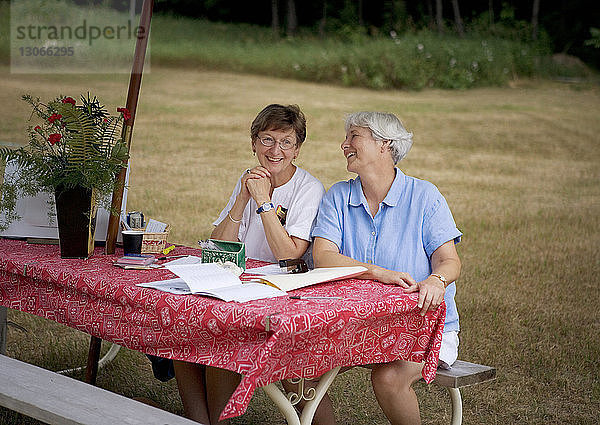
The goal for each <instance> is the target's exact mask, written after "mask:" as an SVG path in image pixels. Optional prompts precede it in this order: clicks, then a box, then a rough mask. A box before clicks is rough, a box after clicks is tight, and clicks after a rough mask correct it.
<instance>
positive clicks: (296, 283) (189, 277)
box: [137, 259, 367, 302]
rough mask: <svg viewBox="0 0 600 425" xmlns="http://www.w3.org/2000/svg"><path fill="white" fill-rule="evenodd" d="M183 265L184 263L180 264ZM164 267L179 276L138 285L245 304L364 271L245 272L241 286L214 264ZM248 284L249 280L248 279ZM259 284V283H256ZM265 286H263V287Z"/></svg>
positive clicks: (176, 264)
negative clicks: (267, 273) (261, 273)
mask: <svg viewBox="0 0 600 425" xmlns="http://www.w3.org/2000/svg"><path fill="white" fill-rule="evenodd" d="M182 263H183V264H182ZM165 268H167V269H169V270H170V271H171V272H173V273H174V274H175V275H177V276H178V277H177V278H175V279H168V280H163V281H155V282H148V283H139V284H137V286H142V287H145V288H154V289H158V290H161V291H166V292H171V293H173V294H182V295H183V294H196V295H204V296H209V297H214V298H218V299H221V300H223V301H237V302H245V301H251V300H258V299H262V298H274V297H280V296H283V295H287V291H291V290H294V289H298V288H303V287H305V286H309V285H315V284H317V283H322V282H329V281H332V280H338V279H345V278H349V277H352V276H356V275H359V274H361V273H363V272H364V271H366V270H367V269H366V268H365V267H362V266H353V267H330V268H319V269H314V270H311V271H309V272H306V273H292V274H269V275H259V274H258V273H259V270H256V272H255V273H253V272H252V269H248V271H247V273H246V274H247V275H248V276H246V277H245V278H244V280H245V283H242V281H241V280H240V278H239V277H238V276H236V275H235V274H233V273H231V272H230V271H228V270H225V269H224V268H222V267H221V266H219V265H217V264H215V263H196V264H190V263H189V262H188V259H185V261H183V262H177V260H175V261H172V262H171V263H169V264H168V265H166V266H165ZM250 279H251V281H248V280H250ZM257 281H258V282H261V283H257ZM265 283H266V285H265Z"/></svg>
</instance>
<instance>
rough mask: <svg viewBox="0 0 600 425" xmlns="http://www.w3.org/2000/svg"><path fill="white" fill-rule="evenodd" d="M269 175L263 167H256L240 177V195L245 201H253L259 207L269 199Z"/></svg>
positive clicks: (270, 186)
mask: <svg viewBox="0 0 600 425" xmlns="http://www.w3.org/2000/svg"><path fill="white" fill-rule="evenodd" d="M271 188H272V185H271V173H270V172H269V170H267V169H266V168H265V167H263V166H261V165H258V166H256V167H254V168H252V169H248V170H247V171H246V174H244V176H243V177H242V190H241V192H240V194H242V196H244V197H245V198H247V199H250V198H252V199H254V200H255V201H256V202H257V203H258V204H259V205H260V203H262V202H264V201H267V200H269V199H270V198H271V190H272V189H271Z"/></svg>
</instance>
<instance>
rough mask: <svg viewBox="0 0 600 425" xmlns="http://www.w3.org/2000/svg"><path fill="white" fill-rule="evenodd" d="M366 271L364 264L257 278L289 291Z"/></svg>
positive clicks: (250, 270)
mask: <svg viewBox="0 0 600 425" xmlns="http://www.w3.org/2000/svg"><path fill="white" fill-rule="evenodd" d="M365 271H367V268H366V267H363V266H350V267H321V268H316V269H313V270H310V271H308V272H306V273H286V274H273V275H265V276H257V280H260V281H261V282H263V283H266V284H267V285H270V286H273V287H275V288H277V289H280V290H282V291H286V292H287V291H292V290H294V289H299V288H304V287H305V286H310V285H316V284H317V283H323V282H330V281H332V280H340V279H347V278H350V277H354V276H358V275H359V274H361V273H363V272H365ZM246 273H248V274H252V269H248V270H246Z"/></svg>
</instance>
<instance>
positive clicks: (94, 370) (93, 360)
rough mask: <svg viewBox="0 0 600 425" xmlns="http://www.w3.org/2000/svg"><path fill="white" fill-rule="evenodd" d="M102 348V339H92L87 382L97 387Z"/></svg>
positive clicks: (86, 373) (86, 374) (86, 375)
mask: <svg viewBox="0 0 600 425" xmlns="http://www.w3.org/2000/svg"><path fill="white" fill-rule="evenodd" d="M101 346H102V340H101V339H100V338H98V337H95V336H92V337H91V338H90V351H89V352H88V361H87V368H86V370H85V382H87V383H88V384H92V385H96V376H97V375H98V360H99V359H100V347H101Z"/></svg>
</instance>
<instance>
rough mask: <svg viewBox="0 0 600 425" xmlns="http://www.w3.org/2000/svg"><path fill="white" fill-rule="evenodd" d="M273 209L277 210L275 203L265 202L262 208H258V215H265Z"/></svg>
mask: <svg viewBox="0 0 600 425" xmlns="http://www.w3.org/2000/svg"><path fill="white" fill-rule="evenodd" d="M272 209H275V205H273V202H265V203H263V204H262V205H261V206H260V207H258V209H257V210H256V214H260V213H264V212H267V211H270V210H272Z"/></svg>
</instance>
